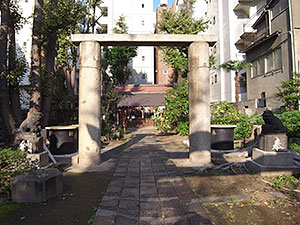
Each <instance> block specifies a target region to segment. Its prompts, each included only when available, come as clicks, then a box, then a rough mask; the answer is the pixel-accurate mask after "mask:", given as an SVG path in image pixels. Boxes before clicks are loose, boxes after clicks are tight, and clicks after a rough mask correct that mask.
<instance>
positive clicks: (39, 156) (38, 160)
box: [26, 151, 49, 168]
mask: <svg viewBox="0 0 300 225" xmlns="http://www.w3.org/2000/svg"><path fill="white" fill-rule="evenodd" d="M26 158H27V159H28V160H29V162H30V163H31V164H34V165H37V166H38V167H39V168H41V167H44V166H47V165H48V164H49V156H48V152H47V151H44V152H40V153H32V154H27V155H26Z"/></svg>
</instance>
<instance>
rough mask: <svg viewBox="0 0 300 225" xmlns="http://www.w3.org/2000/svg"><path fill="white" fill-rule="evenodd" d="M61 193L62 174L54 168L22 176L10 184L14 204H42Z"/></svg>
mask: <svg viewBox="0 0 300 225" xmlns="http://www.w3.org/2000/svg"><path fill="white" fill-rule="evenodd" d="M62 192H63V177H62V173H61V172H60V171H59V170H58V169H54V168H49V169H45V170H37V171H34V172H31V173H26V174H22V175H19V176H17V177H16V179H15V180H14V181H13V182H12V200H13V201H14V202H42V201H46V200H48V199H50V198H53V197H55V196H56V195H58V194H61V193H62Z"/></svg>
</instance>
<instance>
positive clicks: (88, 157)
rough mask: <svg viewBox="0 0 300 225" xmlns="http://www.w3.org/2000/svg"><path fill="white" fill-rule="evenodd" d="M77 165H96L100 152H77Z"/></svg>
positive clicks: (99, 158) (99, 161)
mask: <svg viewBox="0 0 300 225" xmlns="http://www.w3.org/2000/svg"><path fill="white" fill-rule="evenodd" d="M78 162H79V163H78V165H79V166H80V167H90V166H97V165H100V163H101V153H100V152H99V153H97V152H95V153H88V154H84V153H83V154H79V160H78Z"/></svg>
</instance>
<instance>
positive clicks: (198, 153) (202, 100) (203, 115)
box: [188, 42, 211, 165]
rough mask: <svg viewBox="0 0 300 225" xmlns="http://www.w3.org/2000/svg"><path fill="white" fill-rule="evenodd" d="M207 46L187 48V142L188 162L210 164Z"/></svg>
mask: <svg viewBox="0 0 300 225" xmlns="http://www.w3.org/2000/svg"><path fill="white" fill-rule="evenodd" d="M208 47H209V45H208V43H207V42H193V43H192V44H191V45H190V46H189V74H188V80H189V120H190V130H189V140H190V161H191V162H193V163H197V164H199V165H203V164H207V163H210V162H211V152H210V145H211V143H210V138H211V136H210V81H209V80H210V79H209V48H208Z"/></svg>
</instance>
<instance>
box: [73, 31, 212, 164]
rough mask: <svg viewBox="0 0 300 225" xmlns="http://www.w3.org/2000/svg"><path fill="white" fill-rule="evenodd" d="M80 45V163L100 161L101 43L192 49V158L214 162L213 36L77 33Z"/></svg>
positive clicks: (106, 44)
mask: <svg viewBox="0 0 300 225" xmlns="http://www.w3.org/2000/svg"><path fill="white" fill-rule="evenodd" d="M72 41H73V42H74V43H77V44H79V46H80V50H79V52H80V69H79V112H78V114H79V115H78V116H79V131H78V132H79V134H78V136H79V145H78V152H79V165H80V166H83V167H89V166H94V165H98V164H100V163H101V141H100V138H101V107H100V105H101V70H100V66H101V62H100V54H101V53H100V51H101V46H186V47H188V51H189V58H188V60H189V72H188V81H189V120H190V129H189V140H190V156H189V158H190V160H191V161H192V162H193V163H196V164H199V165H203V164H206V163H210V162H211V152H210V144H211V143H210V77H209V46H212V45H214V44H215V42H216V37H215V36H213V35H178V34H174V35H172V34H168V35H167V34H74V35H72Z"/></svg>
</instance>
